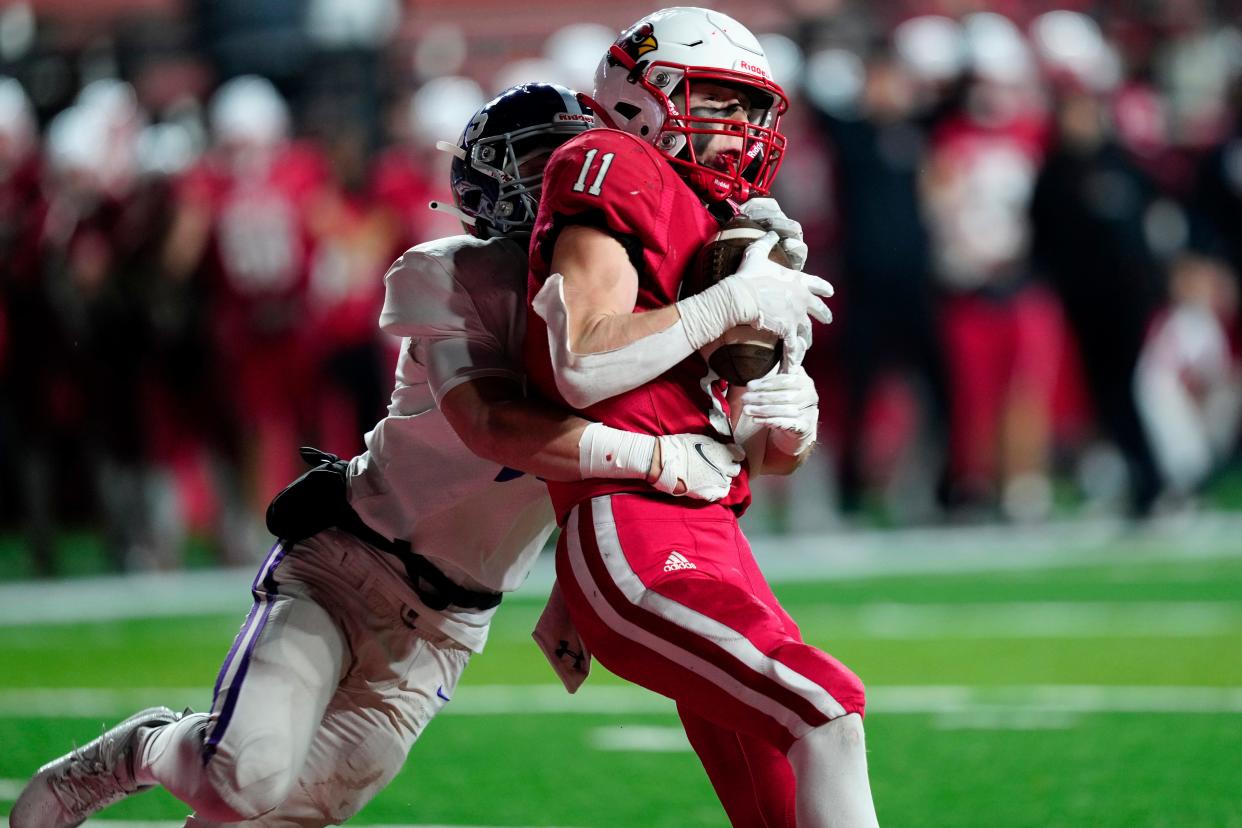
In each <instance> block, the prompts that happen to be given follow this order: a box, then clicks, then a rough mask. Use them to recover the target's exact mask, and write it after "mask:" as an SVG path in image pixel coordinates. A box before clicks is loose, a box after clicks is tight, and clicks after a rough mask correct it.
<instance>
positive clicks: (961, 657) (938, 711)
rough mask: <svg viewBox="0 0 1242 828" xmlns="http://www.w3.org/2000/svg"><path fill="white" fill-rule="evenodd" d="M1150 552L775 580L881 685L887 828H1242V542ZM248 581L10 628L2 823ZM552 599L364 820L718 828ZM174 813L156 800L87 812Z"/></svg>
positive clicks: (208, 626) (159, 693) (1, 687)
mask: <svg viewBox="0 0 1242 828" xmlns="http://www.w3.org/2000/svg"><path fill="white" fill-rule="evenodd" d="M993 537H994V536H993ZM893 542H895V541H893ZM946 542H947V543H948V544H950V545H952V544H953V540H952V537H951V536H948V540H947V541H946ZM964 542H965V541H964ZM969 542H971V543H975V544H976V545H978V540H977V539H975V540H971V541H969ZM757 546H758V545H757ZM1143 549H1144V554H1143V555H1141V556H1132V555H1130V554H1129V552H1130V543H1129V541H1128V540H1127V539H1126V538H1125V537H1121V538H1113V539H1111V540H1108V541H1106V542H1102V545H1101V546H1100V547H1099V548H1095V549H1093V550H1092V554H1091V555H1088V556H1084V558H1083V559H1082V560H1081V561H1074V560H1068V559H1066V558H1065V557H1058V558H1055V559H1049V560H1048V561H1045V562H1044V563H1041V564H1039V565H1034V566H1021V567H1016V568H1009V565H1010V564H1012V563H1013V561H1012V560H1010V559H1009V558H1008V557H1007V556H1012V555H1023V554H1030V553H1029V550H1028V551H1025V552H1015V551H1014V550H1013V549H1011V548H1009V546H1008V545H1006V544H1003V543H1002V544H999V545H998V548H996V549H995V550H992V554H993V555H994V558H995V561H996V568H992V567H990V566H988V565H987V564H986V563H985V564H984V565H982V566H974V567H970V568H968V569H969V571H937V572H923V573H921V574H910V573H909V572H901V571H895V572H888V573H884V574H879V573H872V574H869V575H868V574H865V573H858V572H855V573H853V574H852V575H851V576H850V577H849V578H845V579H838V578H832V579H827V578H823V577H819V576H812V577H811V578H809V579H808V578H805V577H804V578H802V579H798V580H788V581H786V580H780V579H777V580H778V583H777V585H776V586H777V590H776V591H777V593H778V595H780V597H781V599H782V601H783V602H784V603H785V605H786V607H787V608H788V609H789V610H790V612H791V613H792V614H793V616H794V617H795V618H796V619H798V621H799V622H800V624H801V625H802V628H803V632H804V635H805V636H806V638H807V639H808V640H810V641H812V642H813V643H816V644H818V645H820V646H822V647H824V648H825V649H828V650H829V651H831V652H832V653H834V654H835V655H837V656H838V657H840V658H841V659H843V660H844V661H845V662H846V663H847V664H849V665H851V666H852V667H853V668H854V669H855V670H856V671H857V672H858V673H859V674H860V675H861V676H862V677H863V679H864V680H865V681H866V682H867V684H868V687H869V699H870V701H869V703H870V709H869V715H868V742H869V749H870V762H871V778H872V785H873V788H874V791H875V799H876V803H877V808H878V811H879V815H880V819H881V822H882V824H884V825H886V826H1086V825H1090V826H1213V827H1215V826H1242V538H1240V537H1238V536H1237V535H1232V536H1230V535H1229V534H1228V533H1226V534H1225V535H1224V536H1218V537H1217V538H1216V539H1215V540H1213V541H1211V543H1209V544H1207V546H1206V547H1205V546H1204V545H1203V544H1201V543H1199V542H1198V541H1196V540H1195V539H1194V538H1193V537H1192V536H1186V537H1178V536H1177V535H1176V533H1174V534H1173V535H1171V536H1168V537H1165V538H1158V539H1156V540H1154V541H1153V540H1151V539H1150V538H1149V539H1147V540H1145V541H1144V542H1143ZM982 552H984V553H987V550H986V549H984V550H982ZM929 554H930V553H929ZM898 569H900V567H898ZM782 577H783V576H782ZM247 586H248V582H247V580H246V579H245V578H244V576H240V575H239V577H238V578H237V584H236V596H237V601H238V611H236V612H229V613H219V612H210V613H209V614H204V615H195V616H192V617H185V616H177V615H172V616H169V617H164V618H158V619H156V618H143V617H132V618H122V619H117V620H96V621H73V622H61V623H38V624H30V623H25V624H16V623H10V624H8V625H5V626H0V665H3V669H2V672H0V813H7V811H8V808H9V807H11V804H12V799H13V798H14V797H15V796H16V792H17V790H18V789H19V787H20V785H21V783H22V782H23V781H24V779H25V778H26V777H27V776H28V775H29V774H30V773H32V772H33V771H34V770H35V769H36V768H37V767H38V765H39V764H41V763H42V762H44V761H46V760H48V759H50V758H52V757H53V756H55V755H58V754H60V753H62V752H64V751H65V750H67V749H68V748H69V747H70V746H71V745H72V743H73V742H74V741H75V740H76V741H77V742H79V743H81V742H85V741H86V740H88V739H90V738H92V737H93V736H94V735H96V734H98V732H99V730H100V728H101V727H102V726H103V725H104V724H105V723H111V722H113V721H115V720H117V719H119V718H121V717H123V716H124V715H126V714H128V713H129V712H132V710H133V709H136V708H137V707H139V706H142V705H145V704H151V703H167V704H169V705H171V706H178V705H187V704H188V705H192V706H194V707H196V708H198V709H202V708H204V707H206V706H207V704H208V703H209V700H210V699H209V695H210V690H209V688H210V685H211V682H212V681H213V680H214V677H215V671H216V669H217V667H218V665H219V661H220V659H221V658H222V657H223V655H224V653H225V652H226V650H227V648H228V644H229V642H230V641H231V638H232V635H233V633H234V632H235V631H236V629H237V626H238V624H239V623H240V620H241V613H242V612H244V610H245V608H246V599H247V596H246V588H247ZM540 608H541V603H540V601H539V599H537V598H535V597H533V596H517V597H515V598H512V599H510V600H508V601H506V604H505V606H504V607H503V608H502V610H501V612H500V614H499V616H498V620H497V623H496V625H495V626H494V628H493V633H492V638H491V641H490V643H489V646H488V649H487V651H486V652H485V653H484V654H483V655H482V656H480V657H478V658H477V659H476V660H475V662H474V663H473V664H472V665H471V667H470V669H468V670H467V672H466V676H465V678H464V680H463V684H462V686H461V687H460V688H459V689H458V692H457V693H456V694H455V698H454V700H453V702H452V703H450V704H449V705H448V706H447V707H446V711H445V714H444V715H442V716H440V717H439V718H438V719H436V720H435V721H434V722H433V723H432V725H431V726H430V728H429V729H428V731H427V732H426V733H425V734H424V736H423V739H422V740H421V742H420V743H419V744H418V745H417V746H416V747H415V750H414V752H413V754H412V755H411V758H410V761H409V762H408V763H407V766H406V768H405V769H404V770H403V772H402V773H401V775H400V776H398V778H397V779H396V781H395V782H394V783H393V784H392V785H391V786H390V787H389V788H388V789H387V790H386V791H385V792H384V793H383V794H382V795H381V796H380V797H379V798H378V799H376V800H375V801H374V802H373V803H372V804H371V805H370V806H369V807H368V808H367V809H366V810H364V811H363V812H362V813H361V814H360V815H359V816H358V817H356V818H355V820H354V821H353V822H354V823H355V824H361V825H366V824H383V825H407V826H408V825H432V824H434V825H471V826H576V827H577V828H587V826H600V827H601V828H603V826H643V828H659V827H660V826H670V828H672V827H673V826H677V828H688V827H689V826H716V825H722V824H724V817H723V813H722V812H721V810H720V809H719V806H718V805H717V804H716V802H715V799H714V797H713V795H712V792H711V790H710V787H709V785H708V783H707V781H706V778H705V777H704V776H703V773H702V771H701V770H700V768H699V766H698V763H697V760H696V759H695V757H694V755H693V754H692V753H690V752H689V750H688V748H687V747H686V745H685V740H684V737H683V736H681V734H680V731H679V729H678V728H677V720H676V717H675V716H674V715H673V714H672V711H671V706H670V705H669V704H668V703H667V702H665V701H664V700H662V699H659V698H657V697H655V696H652V695H650V694H647V693H644V692H642V691H638V690H635V689H633V688H630V687H628V686H626V685H624V684H622V683H621V682H619V681H617V680H616V679H615V678H613V677H611V676H608V675H607V674H605V673H603V672H602V671H601V670H599V668H598V666H597V667H596V672H595V673H594V674H593V675H592V677H591V679H590V681H589V682H588V685H587V687H586V688H585V689H584V690H583V691H582V692H580V693H579V694H578V695H576V696H573V697H570V696H568V695H566V694H565V693H564V692H563V691H561V690H560V689H559V686H553V684H552V682H553V681H554V678H553V676H552V674H551V672H550V671H549V670H548V668H547V667H546V665H545V664H544V662H543V660H542V657H541V656H540V654H539V653H538V651H537V650H536V649H535V647H534V645H533V643H531V641H530V639H529V630H530V629H531V627H532V626H533V623H534V620H535V618H536V617H537V615H538V612H539V609H540ZM7 620H8V621H10V622H11V621H13V619H12V618H8V619H7ZM184 814H185V810H184V808H183V806H181V805H180V804H179V803H177V802H176V801H175V800H173V799H172V798H171V797H169V796H167V795H166V794H164V793H163V792H162V791H157V792H152V793H147V794H143V795H141V796H137V797H134V798H131V799H129V800H127V801H125V802H122V803H120V804H118V805H116V806H114V807H112V808H110V809H108V810H107V811H105V812H103V813H102V814H101V815H100V817H99V821H100V823H101V824H104V825H105V826H106V824H107V822H109V821H129V822H134V821H139V822H147V821H174V820H179V819H181V818H182V817H183V816H184Z"/></svg>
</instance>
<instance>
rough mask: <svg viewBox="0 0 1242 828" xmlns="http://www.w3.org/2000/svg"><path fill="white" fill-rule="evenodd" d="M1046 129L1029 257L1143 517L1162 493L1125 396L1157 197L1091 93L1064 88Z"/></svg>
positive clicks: (1152, 293) (1147, 296)
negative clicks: (1055, 307) (1066, 329)
mask: <svg viewBox="0 0 1242 828" xmlns="http://www.w3.org/2000/svg"><path fill="white" fill-rule="evenodd" d="M1055 129H1056V135H1055V138H1054V139H1053V148H1052V151H1051V152H1050V154H1049V157H1048V159H1047V161H1046V163H1045V165H1044V168H1043V170H1042V172H1041V173H1040V176H1039V181H1038V183H1037V185H1036V188H1035V196H1034V199H1033V201H1032V204H1031V220H1032V225H1033V232H1034V243H1033V248H1032V258H1033V261H1034V263H1035V267H1036V268H1037V269H1038V270H1039V272H1040V273H1041V274H1042V275H1043V276H1044V277H1045V278H1046V279H1047V280H1048V282H1049V284H1051V285H1052V286H1053V289H1054V290H1055V291H1056V293H1057V296H1058V297H1059V298H1060V300H1061V305H1062V307H1063V308H1064V311H1065V316H1066V319H1067V320H1068V322H1069V326H1070V329H1071V330H1072V331H1073V335H1074V340H1075V342H1076V344H1077V346H1078V355H1079V358H1080V361H1081V363H1082V366H1083V369H1084V375H1085V379H1086V385H1087V389H1088V392H1089V396H1090V400H1091V404H1092V405H1093V406H1094V409H1095V414H1096V417H1097V422H1098V425H1099V427H1100V428H1101V430H1102V431H1103V432H1104V435H1105V436H1106V437H1108V438H1109V439H1111V440H1113V441H1114V442H1115V443H1116V445H1117V447H1118V448H1119V449H1120V451H1121V453H1122V455H1123V456H1124V458H1125V463H1126V468H1127V470H1128V474H1129V508H1130V511H1131V513H1132V514H1134V515H1137V516H1143V515H1146V514H1148V513H1149V512H1150V511H1151V508H1152V506H1153V505H1154V503H1155V500H1156V497H1157V496H1158V495H1159V494H1160V490H1161V487H1162V484H1161V479H1160V473H1159V470H1158V468H1157V466H1156V464H1155V460H1154V458H1153V456H1152V452H1151V446H1150V444H1149V442H1148V440H1147V435H1146V434H1145V433H1144V430H1143V428H1142V425H1141V423H1140V421H1139V416H1138V410H1137V409H1136V407H1135V402H1134V391H1133V389H1134V369H1135V364H1136V363H1137V360H1138V355H1139V350H1140V349H1141V348H1142V345H1143V338H1144V336H1145V333H1146V330H1147V325H1148V323H1149V322H1150V320H1151V317H1152V314H1153V313H1154V312H1155V310H1156V307H1157V303H1158V302H1159V300H1160V297H1161V294H1162V290H1163V286H1162V273H1161V270H1160V265H1159V262H1158V261H1157V259H1156V257H1155V255H1154V253H1153V251H1152V249H1151V247H1150V245H1149V243H1148V239H1147V235H1146V221H1147V219H1148V217H1149V215H1150V211H1151V210H1152V209H1153V206H1154V205H1155V203H1156V197H1157V193H1156V192H1155V190H1154V188H1153V186H1152V184H1151V182H1150V181H1149V180H1148V178H1147V177H1146V176H1145V175H1144V174H1143V173H1142V172H1141V171H1140V170H1139V168H1138V167H1137V166H1136V165H1135V164H1134V163H1133V162H1132V161H1131V160H1130V158H1129V157H1128V155H1127V153H1126V151H1125V150H1124V149H1123V148H1122V147H1121V146H1120V145H1119V144H1118V143H1117V141H1116V140H1115V139H1114V138H1113V137H1112V131H1111V128H1110V125H1109V120H1108V117H1107V112H1106V110H1105V107H1104V105H1103V102H1102V101H1101V100H1100V98H1099V97H1098V96H1097V94H1096V93H1094V92H1092V91H1090V90H1087V89H1082V88H1079V87H1077V86H1074V85H1069V86H1067V87H1065V88H1064V89H1063V90H1062V93H1061V95H1060V97H1059V100H1058V102H1057V106H1056V113H1055Z"/></svg>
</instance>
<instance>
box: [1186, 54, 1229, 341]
mask: <svg viewBox="0 0 1242 828" xmlns="http://www.w3.org/2000/svg"><path fill="white" fill-rule="evenodd" d="M1240 39H1242V36H1240ZM1239 52H1242V45H1240V46H1239ZM1238 59H1239V61H1242V55H1239V58H1238ZM1230 103H1231V109H1232V113H1231V114H1232V122H1231V124H1230V129H1229V131H1228V132H1227V133H1226V134H1225V136H1224V140H1223V141H1221V142H1220V143H1218V144H1217V145H1216V146H1214V147H1212V148H1211V149H1210V151H1209V152H1207V153H1206V154H1205V156H1204V158H1203V161H1202V163H1201V164H1200V165H1199V169H1198V171H1197V174H1196V177H1195V182H1194V190H1193V192H1192V195H1191V199H1190V206H1191V210H1192V222H1193V223H1192V227H1193V231H1194V232H1193V236H1194V238H1193V241H1194V246H1195V248H1196V249H1197V251H1198V252H1200V253H1201V254H1202V255H1205V256H1210V257H1212V258H1215V259H1217V260H1219V261H1220V262H1221V263H1223V264H1224V266H1225V267H1226V268H1227V270H1228V272H1229V274H1230V275H1231V276H1232V277H1233V279H1234V282H1235V284H1236V285H1237V286H1238V287H1239V288H1242V71H1239V73H1238V75H1237V77H1236V80H1235V81H1234V85H1233V89H1232V100H1231V101H1230ZM1226 324H1227V327H1228V328H1229V330H1230V331H1231V332H1232V333H1231V336H1232V337H1233V338H1234V339H1235V341H1236V340H1237V339H1240V338H1242V313H1239V312H1238V311H1236V310H1235V312H1234V314H1233V317H1232V319H1230V320H1227V322H1226Z"/></svg>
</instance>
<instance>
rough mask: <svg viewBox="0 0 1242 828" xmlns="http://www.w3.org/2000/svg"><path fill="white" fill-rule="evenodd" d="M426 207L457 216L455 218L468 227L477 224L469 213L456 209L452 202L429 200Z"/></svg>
mask: <svg viewBox="0 0 1242 828" xmlns="http://www.w3.org/2000/svg"><path fill="white" fill-rule="evenodd" d="M427 208H428V209H429V210H433V211H435V212H437V213H448V214H449V215H451V216H457V218H458V219H459V220H460V221H461V223H462V224H465V225H467V226H469V227H474V226H476V225H477V224H478V221H477V220H476V219H475V217H474V216H472V215H470V214H469V213H466V212H463V211H461V210H458V209H457V208H456V207H454V206H453V205H452V204H445V203H444V202H443V201H429V202H427Z"/></svg>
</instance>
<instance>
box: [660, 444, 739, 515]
mask: <svg viewBox="0 0 1242 828" xmlns="http://www.w3.org/2000/svg"><path fill="white" fill-rule="evenodd" d="M657 439H658V440H659V441H660V459H661V463H662V466H661V469H660V477H659V479H658V480H656V481H655V484H654V485H655V487H656V488H657V489H659V490H660V491H662V492H665V493H667V494H671V495H678V496H683V495H684V496H685V497H691V498H694V499H695V500H720V498H722V497H724V496H725V495H727V494H728V493H729V487H730V486H732V485H733V478H735V477H737V476H738V474H739V473H740V472H741V471H742V458H744V457H745V456H746V452H744V451H743V450H742V449H741V447H740V446H737V445H735V444H733V443H721V442H717V441H716V440H713V439H712V438H711V437H704V436H703V435H702V434H670V435H667V436H664V437H659V438H657ZM679 489H680V491H679Z"/></svg>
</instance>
